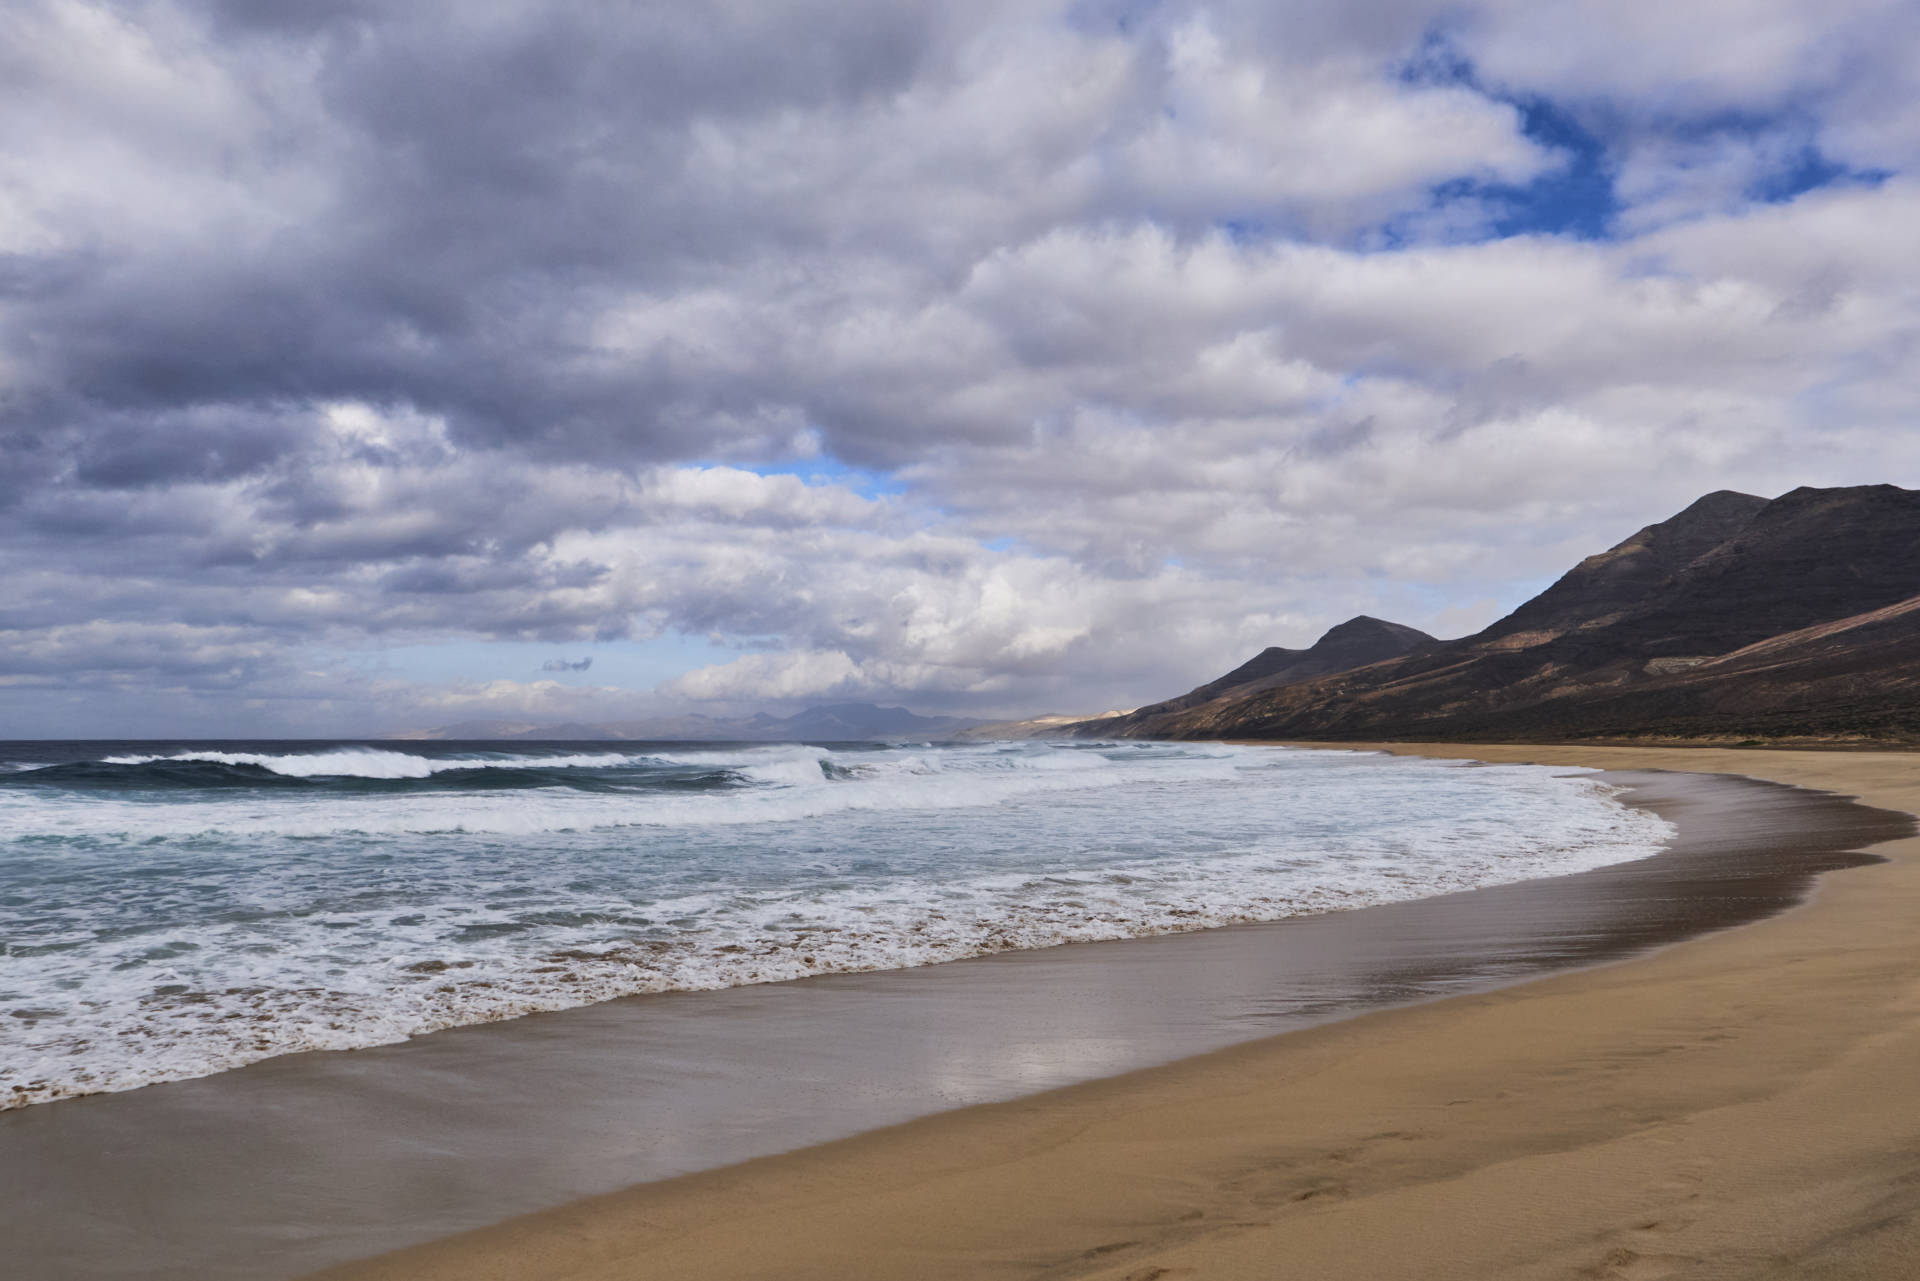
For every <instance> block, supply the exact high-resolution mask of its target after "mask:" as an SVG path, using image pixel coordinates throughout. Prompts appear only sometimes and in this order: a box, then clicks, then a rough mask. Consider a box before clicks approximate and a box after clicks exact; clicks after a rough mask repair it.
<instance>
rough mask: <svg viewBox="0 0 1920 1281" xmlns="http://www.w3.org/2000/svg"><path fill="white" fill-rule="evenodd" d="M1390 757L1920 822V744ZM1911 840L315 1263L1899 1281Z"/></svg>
mask: <svg viewBox="0 0 1920 1281" xmlns="http://www.w3.org/2000/svg"><path fill="white" fill-rule="evenodd" d="M1341 746H1347V747H1354V748H1359V749H1363V750H1364V749H1366V748H1381V747H1386V746H1387V745H1379V744H1352V745H1341ZM1391 750H1401V751H1413V752H1418V753H1420V754H1425V755H1435V756H1446V757H1449V758H1456V759H1457V758H1463V757H1469V758H1472V759H1483V760H1495V761H1503V760H1504V761H1529V762H1536V763H1545V764H1566V765H1584V766H1597V767H1600V768H1613V769H1621V768H1637V769H1647V768H1653V769H1686V770H1691V771H1698V772H1705V773H1734V774H1737V775H1740V776H1744V777H1757V778H1761V779H1767V780H1770V781H1774V782H1784V783H1787V784H1789V785H1792V786H1798V787H1814V788H1819V789H1821V790H1824V791H1829V792H1835V793H1838V794H1842V795H1846V794H1854V793H1857V794H1860V796H1861V799H1862V800H1863V801H1864V802H1866V803H1867V804H1869V805H1876V806H1878V807H1880V808H1883V809H1891V810H1895V811H1898V812H1900V813H1903V814H1909V815H1910V814H1912V813H1914V812H1915V811H1916V810H1917V809H1920V778H1916V777H1915V774H1916V771H1915V770H1914V769H1913V768H1912V765H1911V760H1912V758H1911V757H1907V758H1905V759H1904V760H1903V759H1899V758H1898V757H1897V756H1895V755H1894V754H1880V755H1873V754H1863V753H1846V754H1825V753H1795V754H1787V753H1777V752H1775V753H1768V754H1767V756H1766V759H1765V760H1754V759H1752V754H1749V753H1743V752H1740V751H1738V750H1732V749H1718V750H1713V749H1709V750H1698V749H1647V748H1611V749H1593V748H1569V749H1561V748H1502V747H1488V746H1484V745H1475V746H1472V747H1468V748H1465V749H1464V750H1463V748H1462V746H1460V745H1442V744H1421V745H1412V746H1411V747H1398V748H1393V749H1391ZM1907 830H1908V831H1909V832H1911V827H1910V826H1909V827H1908V829H1907ZM1915 853H1920V840H1916V839H1915V838H1914V837H1913V836H1911V835H1907V836H1903V837H1901V838H1899V839H1897V840H1895V841H1893V842H1891V843H1889V844H1884V845H1881V846H1880V847H1879V848H1878V849H1877V850H1876V854H1878V855H1879V856H1881V857H1883V858H1886V859H1888V860H1890V861H1888V862H1886V863H1885V864H1884V865H1883V866H1881V867H1878V868H1875V869H1872V870H1871V871H1865V872H1860V873H1856V874H1855V875H1853V876H1850V877H1839V878H1824V879H1822V880H1821V882H1820V883H1819V885H1818V886H1817V888H1816V889H1815V890H1814V892H1813V893H1811V894H1810V895H1808V896H1807V899H1806V900H1805V901H1804V902H1803V903H1802V904H1801V906H1800V907H1799V909H1798V910H1795V911H1790V912H1786V913H1784V914H1780V915H1776V916H1770V917H1768V918H1767V919H1766V920H1765V922H1764V923H1763V924H1762V925H1761V926H1760V927H1758V928H1744V929H1733V930H1721V931H1720V932H1717V933H1712V934H1708V935H1706V936H1704V937H1699V938H1694V939H1691V940H1690V941H1689V942H1688V943H1687V945H1686V946H1684V947H1665V948H1656V949H1655V950H1653V951H1651V952H1647V951H1645V950H1644V949H1641V950H1638V952H1637V954H1636V955H1634V956H1633V957H1632V958H1631V959H1629V960H1627V961H1626V962H1624V963H1621V964H1613V965H1603V966H1597V967H1595V966H1592V965H1589V966H1587V967H1585V968H1579V969H1573V970H1566V971H1562V972H1560V973H1557V974H1554V975H1552V976H1550V977H1545V978H1539V979H1534V980H1531V981H1526V982H1521V983H1518V984H1516V985H1512V986H1504V987H1499V988H1497V989H1494V990H1492V991H1481V992H1476V993H1473V994H1471V995H1463V996H1454V997H1449V998H1446V999H1441V1000H1435V1001H1428V1002H1425V1003H1420V1004H1412V1005H1401V1006H1398V1007H1396V1008H1390V1009H1386V1010H1382V1011H1378V1012H1374V1013H1368V1014H1361V1015H1358V1016H1355V1017H1351V1018H1345V1019H1340V1020H1338V1021H1335V1022H1330V1023H1324V1024H1322V1025H1321V1026H1318V1027H1313V1028H1309V1029H1306V1030H1301V1031H1292V1032H1286V1033H1283V1034H1281V1035H1278V1036H1272V1037H1268V1038H1266V1039H1262V1040H1256V1041H1250V1042H1246V1043H1243V1044H1240V1045H1236V1046H1232V1047H1230V1048H1227V1049H1222V1050H1217V1051H1214V1052H1212V1053H1209V1054H1205V1055H1201V1056H1199V1057H1194V1058H1188V1059H1184V1060H1181V1061H1179V1062H1175V1063H1172V1064H1169V1065H1166V1066H1162V1067H1155V1068H1148V1069H1145V1070H1143V1071H1138V1072H1133V1073H1129V1074H1127V1075H1124V1076H1119V1077H1108V1078H1105V1079H1101V1080H1095V1081H1091V1082H1087V1083H1084V1084H1080V1085H1074V1086H1068V1087H1066V1088H1064V1089H1058V1090H1054V1091H1051V1092H1048V1093H1045V1094H1040V1095H1033V1096H1028V1097H1026V1098H1021V1099H1016V1100H1014V1101H1011V1102H1007V1103H998V1104H989V1105H985V1106H979V1107H972V1108H966V1109H963V1110H960V1111H953V1112H945V1113H940V1114H937V1115H934V1116H929V1117H924V1118H922V1119H919V1120H915V1121H910V1122H907V1123H906V1124H904V1125H899V1126H894V1127H891V1128H888V1129H884V1130H879V1131H873V1132H869V1133H866V1134H862V1135H858V1136H855V1137H853V1138H849V1139H844V1140H839V1141H837V1142H833V1143H829V1144H825V1145H821V1146H818V1147H813V1148H807V1149H802V1150H800V1151H798V1152H793V1153H789V1154H787V1155H783V1156H775V1157H768V1158H762V1159H759V1160H755V1161H752V1162H749V1163H747V1164H744V1165H739V1166H732V1167H728V1168H725V1169H722V1170H716V1171H711V1172H707V1173H703V1174H694V1175H690V1176H687V1177H683V1178H679V1179H674V1180H670V1181H666V1182H661V1183H650V1184H644V1185H640V1186H637V1187H633V1188H630V1189H627V1190H625V1191H622V1192H616V1193H613V1194H610V1195H608V1196H603V1197H597V1198H593V1199H590V1200H587V1201H582V1202H580V1203H577V1204H575V1205H571V1206H566V1207H562V1208H560V1209H557V1210H551V1211H545V1212H542V1213H539V1214H535V1215H531V1216H527V1217H525V1218H522V1219H518V1220H514V1221H511V1222H508V1223H505V1224H500V1225H497V1226H494V1227H491V1228H483V1229H480V1230H478V1231H475V1232H471V1233H467V1234H464V1235H462V1236H458V1237H453V1238H449V1239H445V1240H441V1241H436V1242H431V1243H429V1244H427V1245H424V1246H420V1247H415V1248H412V1249H408V1250H404V1251H401V1252H398V1253H396V1254H393V1255H388V1256H383V1257H381V1258H377V1259H373V1260H368V1261H365V1262H362V1263H358V1264H352V1265H347V1266H345V1267H341V1268H337V1269H333V1270H330V1271H327V1272H325V1273H321V1274H317V1275H319V1276H324V1277H327V1278H332V1279H334V1281H380V1279H385V1278H400V1277H406V1278H417V1279H419V1281H431V1279H433V1278H437V1277H442V1276H445V1277H455V1276H458V1277H492V1278H501V1279H502V1281H505V1279H506V1278H519V1277H534V1276H541V1277H545V1276H553V1275H565V1276H569V1277H578V1278H582V1279H583V1281H584V1279H587V1278H608V1279H611V1278H615V1277H629V1276H640V1275H699V1276H703V1277H727V1276H740V1277H751V1276H772V1275H778V1276H782V1277H816V1276H817V1277H822V1278H825V1277H847V1276H871V1277H876V1278H878V1277H887V1276H904V1275H914V1276H924V1277H945V1276H952V1277H1000V1276H1005V1277H1090V1278H1106V1279H1108V1281H1123V1279H1125V1278H1144V1277H1149V1276H1153V1277H1158V1276H1179V1275H1205V1276H1209V1277H1213V1276H1222V1277H1235V1276H1247V1277H1273V1276H1296V1275H1297V1276H1301V1277H1327V1276H1348V1275H1350V1276H1363V1275H1364V1276H1368V1277H1379V1278H1389V1277H1400V1276H1405V1277H1409V1278H1413V1277H1421V1278H1425V1277H1436V1276H1459V1277H1475V1278H1481V1277H1506V1276H1511V1277H1535V1276H1564V1275H1589V1276H1620V1277H1630V1276H1656V1275H1678V1274H1682V1273H1696V1274H1700V1275H1715V1276H1719V1275H1752V1276H1771V1275H1777V1276H1808V1275H1832V1276H1852V1275H1858V1276H1863V1277H1864V1276H1888V1275H1896V1274H1898V1273H1899V1272H1900V1271H1901V1270H1902V1269H1903V1268H1905V1267H1908V1266H1909V1265H1911V1263H1912V1262H1913V1260H1914V1250H1915V1247H1916V1242H1920V1156H1916V1155H1913V1154H1915V1153H1920V1120H1916V1119H1914V1118H1913V1117H1912V1116H1911V1115H1910V1112H1911V1109H1910V1108H1909V1107H1908V1100H1907V1098H1906V1097H1905V1090H1904V1084H1905V1081H1906V1071H1905V1070H1904V1066H1905V1065H1910V1064H1911V1062H1913V1061H1914V1059H1913V1057H1912V1056H1913V1055H1914V1054H1920V944H1916V943H1910V942H1908V941H1907V939H1906V938H1905V937H1902V936H1903V935H1905V934H1910V933H1911V931H1910V930H1907V929H1906V924H1907V922H1909V921H1911V920H1912V919H1913V909H1914V908H1915V907H1920V862H1917V861H1916V860H1915V859H1914V857H1913V856H1914V854H1915ZM1582 875H1591V874H1582ZM1489 892H1490V891H1477V892H1476V893H1479V894H1486V893H1489ZM1829 1078H1834V1079H1832V1080H1830V1079H1829ZM1703 1269H1704V1271H1703Z"/></svg>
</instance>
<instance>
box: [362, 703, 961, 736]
mask: <svg viewBox="0 0 1920 1281" xmlns="http://www.w3.org/2000/svg"><path fill="white" fill-rule="evenodd" d="M978 724H980V722H979V721H976V720H963V719H960V718H958V717H953V716H919V715H916V714H915V713H913V712H910V711H908V710H907V709H906V708H904V707H876V706H874V705H873V704H872V703H832V704H828V705H824V706H820V707H809V708H807V709H806V710H804V711H801V712H796V713H795V714H794V715H792V716H787V717H776V716H769V715H767V714H766V713H764V712H762V713H759V714H757V715H754V716H749V717H742V718H726V717H716V716H702V715H700V714H698V713H690V714H688V715H684V716H665V717H656V718H654V719H651V720H639V721H614V722H601V723H595V724H578V723H570V724H560V725H550V724H549V725H543V724H533V723H529V722H525V721H500V720H491V721H485V720H483V721H461V722H459V723H458V724H454V725H447V726H444V727H442V728H440V729H432V730H415V731H410V732H407V733H402V734H393V735H389V737H390V738H396V739H436V740H449V739H463V740H475V741H484V740H493V739H515V738H518V739H546V740H553V741H563V742H580V741H596V740H611V741H622V740H625V741H641V740H647V741H654V742H661V741H669V742H671V741H680V742H749V743H788V742H814V743H823V742H824V743H847V742H860V741H863V740H868V739H893V738H926V739H931V738H950V737H952V736H953V735H955V734H958V733H960V732H961V731H962V730H965V729H968V728H970V727H972V726H975V725H978Z"/></svg>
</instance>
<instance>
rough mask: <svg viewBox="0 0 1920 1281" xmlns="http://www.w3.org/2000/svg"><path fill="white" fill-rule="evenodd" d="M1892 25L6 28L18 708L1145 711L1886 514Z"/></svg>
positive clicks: (904, 12)
mask: <svg viewBox="0 0 1920 1281" xmlns="http://www.w3.org/2000/svg"><path fill="white" fill-rule="evenodd" d="M1917 16H1920V15H1916V12H1915V9H1914V7H1913V0H1895V2H1890V0H1818V2H1817V3H1816V2H1813V0H1740V2H1738V3H1732V2H1728V0H1688V2H1687V3H1685V4H1678V5H1676V4H1674V3H1672V2H1671V0H1567V2H1566V3H1560V4H1553V5H1541V4H1537V3H1526V2H1524V0H1485V2H1474V0H1467V2H1465V3H1448V4H1435V3H1421V2H1414V0H1406V2H1402V0H1378V2H1372V3H1355V2H1353V0H1324V2H1322V0H1312V2H1304V0H1256V2H1250V3H1241V2H1239V0H1216V2H1215V3H1209V4H1189V3H1180V2H1177V0H1162V2H1158V3H1156V2H1153V0H1076V2H1074V3H1067V4H1058V3H1053V4H1049V3H1039V2H1036V0H1028V2H1025V3H999V2H997V0H968V3H964V4H961V3H944V4H920V3H914V2H913V0H831V2H829V0H751V2H742V0H710V2H709V3H705V4H700V5H689V4H684V3H667V2H662V3H653V2H650V0H633V2H632V3H625V4H613V5H610V4H604V3H600V4H580V3H568V2H565V0H540V2H538V3H522V2H520V0H484V2H478V3H476V2H472V0H467V2H463V3H458V4H455V3H447V2H444V0H408V2H407V3H394V4H384V5H383V4H377V3H372V2H371V0H346V2H342V3H328V2H327V0H150V2H145V3H124V4H98V3H81V2H77V0H9V2H8V3H7V4H6V5H5V6H4V7H0V738H5V737H15V738H26V737H119V736H126V737H132V736H188V735H198V736H238V735H248V736H287V737H299V736H335V735H366V734H374V733H380V732H386V731H390V730H399V729H408V728H425V727H431V726H436V725H444V724H448V723H451V722H456V721H460V720H464V719H471V718H506V719H520V720H528V721H561V720H614V719H627V718H640V717H645V716H648V715H651V714H655V713H664V712H677V711H706V712H709V713H711V714H719V715H726V714H737V713H740V712H745V711H751V710H759V709H763V708H764V709H768V710H774V711H780V710H793V709H795V708H798V707H800V706H804V705H806V704H808V703H817V702H826V701H849V700H857V701H869V702H878V703H883V704H889V705H893V704H899V705H905V706H908V707H912V708H914V709H915V710H918V711H922V712H927V713H940V714H966V715H979V716H997V715H1016V716H1017V715H1025V714H1033V713H1040V712H1092V711H1098V710H1102V709H1105V708H1111V707H1128V706H1133V705H1135V704H1138V703H1141V702H1145V701H1150V700H1153V699H1157V698H1161V697H1166V696H1170V695H1172V694H1175V693H1178V692H1181V691H1184V690H1185V689H1187V688H1189V687H1191V686H1192V685H1194V684H1197V683H1199V682H1200V681H1203V680H1207V679H1210V678H1212V677H1213V676H1216V675H1218V674H1219V673H1220V672H1222V671H1225V670H1227V669H1228V668H1230V667H1232V666H1234V665H1235V664H1237V663H1239V662H1241V661H1242V660H1244V659H1245V658H1247V657H1248V656H1249V655H1250V654H1252V653H1254V652H1257V651H1258V650H1259V649H1261V648H1263V647H1265V646H1267V645H1290V646H1303V645H1306V644H1308V643H1310V642H1311V641H1312V640H1313V639H1314V638H1315V637H1316V636H1317V635H1318V634H1319V633H1320V632H1321V631H1323V630H1324V629H1326V628H1327V627H1328V626H1330V625H1332V624H1334V623H1337V622H1339V621H1341V620H1343V619H1345V618H1347V617H1350V616H1352V615H1354V614H1358V613H1368V614H1373V615H1376V616H1380V617H1385V618H1390V619H1393V620H1395V621H1398V622H1403V623H1407V624H1410V625H1413V626H1416V627H1420V628H1423V629H1425V630H1427V631H1430V632H1433V633H1435V634H1437V635H1442V636H1456V635H1462V634H1466V633H1469V632H1472V631H1474V630H1476V629H1477V628H1479V627H1481V626H1483V625H1485V624H1486V623H1488V622H1490V621H1492V620H1493V619H1494V618H1495V617H1497V616H1499V615H1501V614H1503V613H1505V612H1506V611H1507V610H1509V609H1511V608H1512V607H1513V606H1515V605H1517V604H1518V603H1520V602H1521V601H1522V600H1524V599H1526V597H1528V596H1529V595H1531V594H1532V593H1534V592H1536V591H1538V590H1539V589H1540V588H1541V587H1543V586H1545V585H1546V584H1547V583H1549V582H1551V581H1552V580H1553V578H1555V577H1556V576H1557V575H1558V574H1559V573H1561V572H1563V571H1564V570H1565V569H1567V568H1568V567H1569V566H1571V565H1572V564H1573V563H1574V562H1576V561H1577V560H1578V559H1579V558H1580V557H1582V556H1584V555H1587V554H1589V553H1591V552H1594V551H1597V550H1600V549H1601V548H1604V547H1606V546H1609V545H1611V544H1612V543H1614V542H1616V541H1618V540H1619V539H1621V538H1623V537H1625V536H1626V535H1628V534H1630V533H1631V532H1632V531H1633V530H1634V529H1636V528H1638V527H1639V526H1641V525H1644V524H1647V523H1649V522H1651V521H1655V520H1659V519H1662V518H1664V517H1666V516H1668V515H1671V514H1672V513H1674V512H1675V511H1678V510H1679V509H1680V508H1682V507H1684V506H1686V505H1687V504H1688V503H1689V502H1691V501H1692V500H1693V499H1694V498H1696V497H1698V496H1699V495H1701V494H1703V493H1706V492H1709V491H1711V490H1715V489H1722V488H1731V489H1739V490H1744V491H1747V492H1751V493H1758V494H1763V495H1774V494H1778V493H1781V492H1784V491H1786V490H1788V489H1791V488H1793V487H1795V486H1798V485H1803V484H1810V485H1843V484H1863V483H1882V482H1891V483H1895V484H1905V485H1909V486H1912V485H1915V484H1917V483H1920V430H1917V429H1916V423H1915V415H1914V406H1915V403H1916V391H1917V390H1920V360H1916V359H1915V356H1916V350H1915V349H1916V336H1917V335H1920V235H1916V234H1915V230H1914V229H1915V228H1916V227H1920V182H1916V175H1920V95H1915V94H1914V93H1913V91H1912V84H1913V77H1914V74H1915V70H1914V69H1915V68H1916V66H1920V21H1917V20H1916V17H1917Z"/></svg>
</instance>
